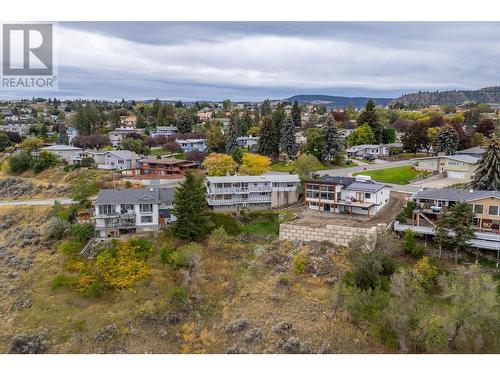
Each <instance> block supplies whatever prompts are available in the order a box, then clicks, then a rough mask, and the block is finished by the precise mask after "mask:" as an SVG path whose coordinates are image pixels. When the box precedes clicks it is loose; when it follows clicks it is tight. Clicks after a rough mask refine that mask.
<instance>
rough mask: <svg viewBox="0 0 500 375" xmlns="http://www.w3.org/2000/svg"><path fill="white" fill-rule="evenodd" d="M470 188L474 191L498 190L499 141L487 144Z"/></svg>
mask: <svg viewBox="0 0 500 375" xmlns="http://www.w3.org/2000/svg"><path fill="white" fill-rule="evenodd" d="M471 187H472V188H473V189H475V190H500V141H499V140H498V139H497V138H493V139H492V140H491V141H489V142H488V148H487V149H486V152H485V153H484V154H483V156H482V157H481V160H480V161H479V166H478V167H477V169H476V173H475V177H474V180H472V182H471Z"/></svg>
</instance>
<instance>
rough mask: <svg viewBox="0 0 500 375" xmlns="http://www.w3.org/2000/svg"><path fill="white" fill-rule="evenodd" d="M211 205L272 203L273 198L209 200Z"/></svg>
mask: <svg viewBox="0 0 500 375" xmlns="http://www.w3.org/2000/svg"><path fill="white" fill-rule="evenodd" d="M207 202H208V204H209V205H224V204H233V203H259V202H271V197H270V196H269V197H258V198H232V199H212V198H207Z"/></svg>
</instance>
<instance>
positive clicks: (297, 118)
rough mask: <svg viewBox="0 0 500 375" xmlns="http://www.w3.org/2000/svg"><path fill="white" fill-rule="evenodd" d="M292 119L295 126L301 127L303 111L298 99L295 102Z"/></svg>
mask: <svg viewBox="0 0 500 375" xmlns="http://www.w3.org/2000/svg"><path fill="white" fill-rule="evenodd" d="M292 119H293V125H294V126H295V127H297V128H300V127H301V126H302V111H301V109H300V106H299V103H298V102H297V101H295V102H294V103H293V107H292Z"/></svg>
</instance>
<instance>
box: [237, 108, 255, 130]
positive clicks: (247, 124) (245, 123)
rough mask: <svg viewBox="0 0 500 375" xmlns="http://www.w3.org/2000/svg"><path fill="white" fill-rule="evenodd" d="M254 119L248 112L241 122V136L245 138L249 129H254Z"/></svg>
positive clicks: (244, 114)
mask: <svg viewBox="0 0 500 375" xmlns="http://www.w3.org/2000/svg"><path fill="white" fill-rule="evenodd" d="M252 124H253V119H252V114H251V113H250V111H248V110H246V111H245V112H244V113H243V116H242V118H241V120H240V123H239V125H240V136H245V135H247V133H248V129H250V128H251V127H252Z"/></svg>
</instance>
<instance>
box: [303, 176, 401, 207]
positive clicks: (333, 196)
mask: <svg viewBox="0 0 500 375" xmlns="http://www.w3.org/2000/svg"><path fill="white" fill-rule="evenodd" d="M390 192H391V187H390V186H389V185H385V184H380V183H377V182H374V181H372V180H371V179H370V178H369V177H368V176H356V177H344V176H327V175H325V176H320V177H317V178H315V179H312V180H309V181H307V182H306V184H305V196H304V206H305V207H307V208H308V209H311V210H316V211H322V212H332V213H348V214H359V215H367V216H370V215H376V214H377V213H378V212H379V211H380V210H381V209H382V208H383V207H384V206H385V205H386V204H387V202H389V198H390Z"/></svg>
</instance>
